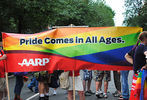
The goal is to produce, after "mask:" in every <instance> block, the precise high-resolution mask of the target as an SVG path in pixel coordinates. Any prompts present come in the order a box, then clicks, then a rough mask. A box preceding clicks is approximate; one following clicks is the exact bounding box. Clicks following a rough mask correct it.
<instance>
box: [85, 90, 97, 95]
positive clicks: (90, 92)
mask: <svg viewBox="0 0 147 100" xmlns="http://www.w3.org/2000/svg"><path fill="white" fill-rule="evenodd" d="M87 92H88V93H89V94H95V93H94V92H92V91H91V90H89V91H87Z"/></svg>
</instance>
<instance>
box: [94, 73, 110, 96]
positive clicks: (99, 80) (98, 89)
mask: <svg viewBox="0 0 147 100" xmlns="http://www.w3.org/2000/svg"><path fill="white" fill-rule="evenodd" d="M94 74H95V81H96V82H95V84H96V93H95V95H96V96H97V97H98V98H102V97H104V98H107V97H108V95H107V89H108V82H109V81H110V80H111V77H110V71H98V70H96V71H94ZM103 78H104V93H103V92H102V91H101V87H102V80H103Z"/></svg>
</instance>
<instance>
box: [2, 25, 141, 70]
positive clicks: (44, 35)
mask: <svg viewBox="0 0 147 100" xmlns="http://www.w3.org/2000/svg"><path fill="white" fill-rule="evenodd" d="M140 32H142V28H140V27H88V28H59V29H54V30H49V31H45V32H41V33H36V34H15V33H5V32H3V47H4V50H5V52H6V53H7V56H8V57H7V63H6V65H7V71H8V72H22V71H42V70H58V69H59V70H60V69H61V70H79V69H93V70H132V66H131V65H129V63H127V62H126V60H125V58H124V55H125V54H126V53H127V52H128V51H129V50H131V48H132V47H133V45H135V44H136V42H137V37H138V35H139V34H140Z"/></svg>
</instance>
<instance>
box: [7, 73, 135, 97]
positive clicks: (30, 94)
mask: <svg viewBox="0 0 147 100" xmlns="http://www.w3.org/2000/svg"><path fill="white" fill-rule="evenodd" d="M81 74H82V71H81ZM132 75H133V72H132V71H130V73H129V87H130V88H131V82H132ZM112 76H113V73H112V72H111V81H110V82H109V87H108V98H107V99H104V98H102V99H100V100H117V98H116V97H113V95H112V93H113V92H115V86H114V82H113V77H112ZM30 78H31V77H29V80H28V81H27V82H25V83H24V87H23V89H22V93H21V97H22V98H23V100H38V98H39V95H38V94H35V93H33V92H31V91H30V90H29V89H28V88H27V84H28V83H29V82H30ZM14 86H15V77H11V78H9V88H10V89H9V90H10V100H14V92H13V91H14ZM102 89H103V86H102ZM91 90H92V91H93V92H95V82H94V80H92V85H91ZM49 93H50V100H67V94H66V91H65V90H62V89H60V88H58V89H57V95H56V96H53V89H52V88H51V89H50V92H49ZM76 100H79V96H78V94H77V93H76ZM86 100H98V99H97V98H96V96H95V95H92V96H86Z"/></svg>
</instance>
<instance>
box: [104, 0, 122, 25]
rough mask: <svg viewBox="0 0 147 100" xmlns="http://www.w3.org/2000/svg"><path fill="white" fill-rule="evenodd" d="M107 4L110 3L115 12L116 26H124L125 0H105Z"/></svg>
mask: <svg viewBox="0 0 147 100" xmlns="http://www.w3.org/2000/svg"><path fill="white" fill-rule="evenodd" d="M105 1H106V4H107V5H109V6H110V7H111V8H112V10H113V11H114V12H115V17H114V22H115V26H122V24H123V20H124V15H123V13H124V12H125V7H124V0H105Z"/></svg>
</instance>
